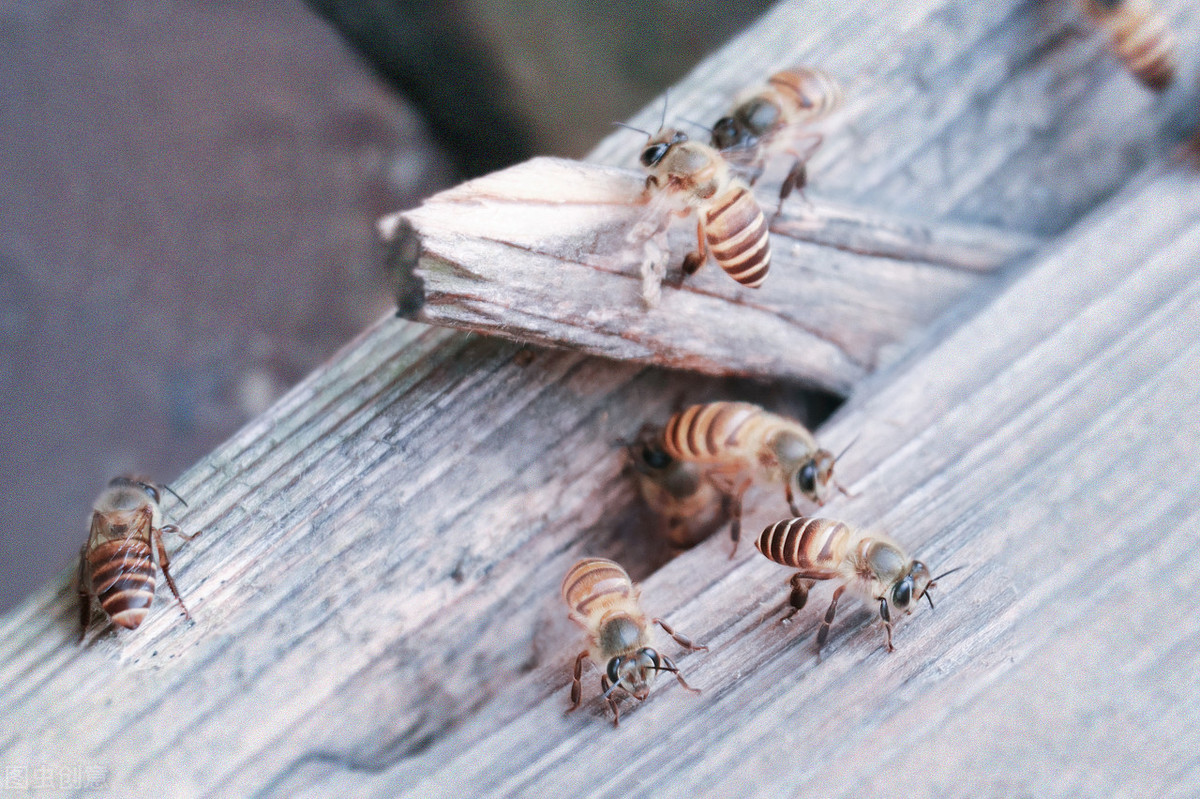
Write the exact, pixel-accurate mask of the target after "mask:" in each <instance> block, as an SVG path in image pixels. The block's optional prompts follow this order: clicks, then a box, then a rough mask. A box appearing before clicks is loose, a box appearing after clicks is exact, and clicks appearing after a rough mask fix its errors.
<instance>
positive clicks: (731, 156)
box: [717, 139, 766, 185]
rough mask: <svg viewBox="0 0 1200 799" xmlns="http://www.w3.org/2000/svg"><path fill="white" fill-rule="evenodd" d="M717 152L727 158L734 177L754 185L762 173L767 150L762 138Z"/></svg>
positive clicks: (726, 161)
mask: <svg viewBox="0 0 1200 799" xmlns="http://www.w3.org/2000/svg"><path fill="white" fill-rule="evenodd" d="M717 152H719V153H720V154H721V157H722V158H724V159H725V163H727V164H729V170H730V171H731V172H732V173H733V175H734V177H737V178H740V179H741V180H744V181H745V182H746V183H748V184H750V185H754V182H755V181H756V180H758V178H759V177H760V176H761V175H762V171H763V159H764V155H765V154H766V150H765V149H764V148H763V142H762V140H761V139H760V140H757V141H754V142H752V143H748V144H747V143H743V144H735V145H733V146H732V147H726V148H725V149H724V150H718V151H717Z"/></svg>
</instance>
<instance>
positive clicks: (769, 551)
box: [754, 516, 850, 569]
mask: <svg viewBox="0 0 1200 799" xmlns="http://www.w3.org/2000/svg"><path fill="white" fill-rule="evenodd" d="M849 533H850V528H849V527H847V526H846V525H845V524H843V523H842V522H839V521H834V520H833V519H811V518H808V517H806V516H801V517H798V518H795V519H785V520H784V521H781V522H776V523H775V524H772V525H771V526H770V527H768V528H767V529H765V530H763V531H762V534H761V535H759V537H758V540H756V541H755V542H754V546H755V547H757V548H758V551H759V552H761V553H763V555H765V556H766V557H767V559H768V560H773V561H775V562H776V563H780V564H782V565H784V566H791V567H793V568H797V569H809V568H820V567H825V566H828V565H830V564H832V563H833V562H834V560H835V558H834V552H833V550H834V546H835V545H836V544H837V541H838V539H839V538H840V537H841V536H843V535H848V534H849Z"/></svg>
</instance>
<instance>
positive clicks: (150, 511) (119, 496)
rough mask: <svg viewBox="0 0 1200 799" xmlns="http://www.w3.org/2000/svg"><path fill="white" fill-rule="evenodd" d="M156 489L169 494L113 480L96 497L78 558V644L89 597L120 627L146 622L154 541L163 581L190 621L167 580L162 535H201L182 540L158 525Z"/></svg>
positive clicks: (88, 615) (89, 605) (139, 483)
mask: <svg viewBox="0 0 1200 799" xmlns="http://www.w3.org/2000/svg"><path fill="white" fill-rule="evenodd" d="M160 488H163V489H166V490H167V491H170V489H169V488H167V487H166V486H158V485H156V484H154V483H152V482H150V481H148V480H140V479H137V478H133V477H117V478H114V479H113V480H112V481H110V482H109V484H108V488H106V489H105V490H104V493H102V494H101V495H100V496H99V497H97V499H96V502H95V503H94V505H93V508H92V521H91V529H90V531H89V533H88V540H87V544H85V545H84V547H83V549H82V550H81V551H80V553H79V578H78V579H79V586H78V590H79V621H80V631H79V640H80V641H82V640H83V637H84V635H86V634H87V628H88V625H89V624H90V623H91V620H92V597H95V598H96V599H97V600H99V602H100V607H101V609H102V610H103V611H104V613H105V614H106V615H107V616H108V618H109V619H111V620H112V623H113V624H115V625H117V626H118V627H124V628H125V629H127V630H132V629H134V628H136V627H137V626H138V625H139V624H141V623H142V620H143V619H145V618H146V613H147V612H148V611H149V610H150V605H151V603H152V602H153V601H154V564H155V552H154V551H153V550H152V548H151V542H152V540H153V546H154V547H157V550H158V552H157V562H158V565H159V567H160V568H161V569H162V573H163V577H165V578H166V579H167V585H168V586H169V587H170V589H171V593H172V594H174V595H175V598H176V599H177V600H179V607H180V608H182V609H183V615H184V616H186V617H187V618H189V619H190V618H191V614H189V613H188V609H187V606H185V605H184V604H183V598H182V597H180V596H179V589H177V588H176V587H175V581H174V580H173V579H171V572H170V570H169V567H170V562H171V561H170V559H169V558H168V557H167V550H166V547H165V546H164V545H163V533H176V534H178V535H180V536H182V537H183V538H184V539H185V540H187V541H190V540H192V539H193V538H195V537H196V536H198V535H200V534H199V533H194V534H192V535H184V533H183V532H182V531H181V530H180V529H179V528H178V527H176V526H175V525H173V524H167V525H164V524H163V523H162V520H163V517H162V509H161V508H160V506H159V502H160V499H161V494H160V491H159V489H160ZM171 493H172V494H174V493H175V492H173V491H172V492H171ZM182 501H183V500H180V502H182Z"/></svg>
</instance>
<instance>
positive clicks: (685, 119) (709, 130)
mask: <svg viewBox="0 0 1200 799" xmlns="http://www.w3.org/2000/svg"><path fill="white" fill-rule="evenodd" d="M679 119H680V120H682V121H683V122H686V123H688V124H689V125H695V126H696V127H698V128H700V130H703V131H706V132H707V133H708V135H709V136H711V135H712V128H710V127H709V126H708V125H702V124H700V123H699V122H697V121H696V120H694V119H688V118H687V117H680V118H679Z"/></svg>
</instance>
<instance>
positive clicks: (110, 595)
mask: <svg viewBox="0 0 1200 799" xmlns="http://www.w3.org/2000/svg"><path fill="white" fill-rule="evenodd" d="M88 563H89V566H90V567H91V578H92V589H93V590H94V591H95V593H96V596H97V597H98V598H99V600H100V607H101V608H103V609H104V612H105V613H107V614H108V617H109V618H110V619H112V621H113V624H116V625H117V626H119V627H124V628H126V629H128V630H132V629H134V628H135V627H137V626H138V625H139V624H141V623H142V620H143V619H145V618H146V613H147V611H149V609H150V605H151V603H152V602H153V601H154V561H153V560H152V559H151V556H150V547H149V545H147V544H145V543H142V542H140V541H129V540H124V541H110V542H108V543H106V544H102V545H101V546H99V547H96V548H95V549H93V550H92V551H91V552H89V553H88Z"/></svg>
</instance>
